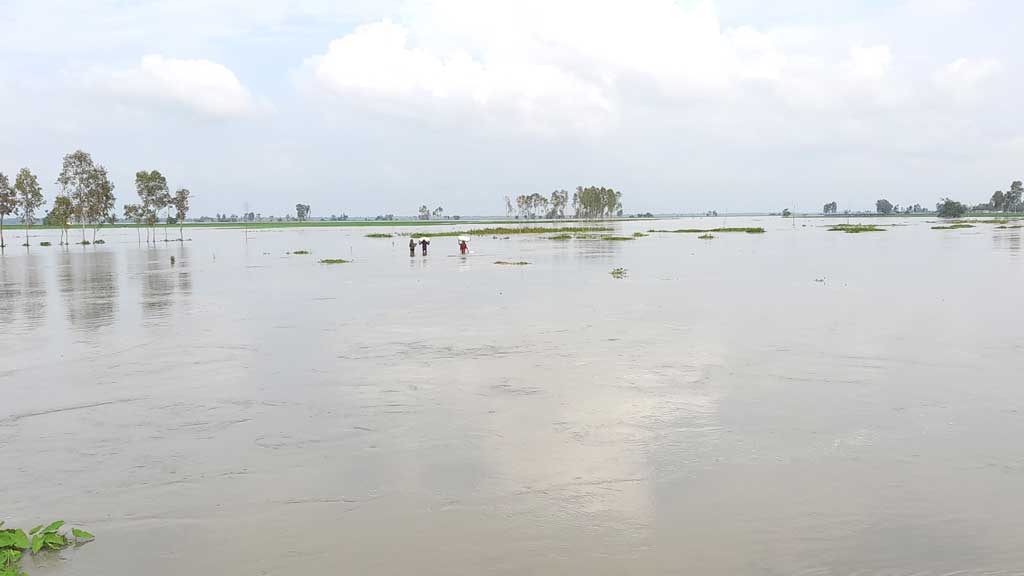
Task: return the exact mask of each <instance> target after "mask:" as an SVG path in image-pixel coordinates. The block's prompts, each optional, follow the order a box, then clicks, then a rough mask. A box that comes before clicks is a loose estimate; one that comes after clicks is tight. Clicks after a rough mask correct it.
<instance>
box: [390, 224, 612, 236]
mask: <svg viewBox="0 0 1024 576" xmlns="http://www.w3.org/2000/svg"><path fill="white" fill-rule="evenodd" d="M611 230H612V229H611V228H607V227H596V226H582V227H579V226H577V227H564V228H544V227H541V226H523V227H522V228H506V227H502V226H499V227H497V228H474V229H470V230H457V231H455V232H420V233H416V234H412V233H410V234H409V235H411V236H416V237H419V238H423V237H429V238H438V237H442V236H506V235H511V234H551V233H553V232H554V233H564V234H569V233H572V234H582V233H587V232H609V231H611Z"/></svg>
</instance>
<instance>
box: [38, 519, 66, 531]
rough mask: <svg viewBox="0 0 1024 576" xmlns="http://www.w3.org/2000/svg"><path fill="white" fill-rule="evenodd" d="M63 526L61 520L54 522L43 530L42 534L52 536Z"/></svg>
mask: <svg viewBox="0 0 1024 576" xmlns="http://www.w3.org/2000/svg"><path fill="white" fill-rule="evenodd" d="M63 525H64V521H63V520H57V521H56V522H53V523H52V524H50V525H49V526H47V527H46V528H43V534H53V533H54V532H56V531H57V530H60V527H61V526H63Z"/></svg>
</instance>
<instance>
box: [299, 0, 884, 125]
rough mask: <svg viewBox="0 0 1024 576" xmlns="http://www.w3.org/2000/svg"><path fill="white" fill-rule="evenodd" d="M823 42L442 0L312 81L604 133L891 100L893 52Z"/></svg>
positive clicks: (625, 16) (698, 8) (316, 66)
mask: <svg viewBox="0 0 1024 576" xmlns="http://www.w3.org/2000/svg"><path fill="white" fill-rule="evenodd" d="M823 38H825V37H824V36H823V35H821V34H815V33H813V32H810V31H808V30H801V29H788V30H770V31H761V30H757V29H755V28H753V27H749V26H742V27H736V28H725V27H723V26H722V24H721V22H720V21H719V18H718V17H717V15H716V12H715V10H714V8H713V7H712V5H711V4H710V3H709V2H701V3H698V4H696V5H694V6H692V7H690V8H686V7H683V6H681V5H679V4H678V3H676V2H674V1H672V0H637V1H635V2H630V3H623V2H618V1H610V0H564V1H561V2H546V1H541V0H522V1H519V2H514V3H504V2H498V3H486V6H484V5H481V3H479V2H473V1H469V0H436V1H433V2H430V3H429V4H428V5H427V7H426V8H424V9H422V10H420V11H418V12H415V13H412V14H411V15H408V16H407V17H406V19H405V21H404V22H403V23H396V22H393V21H391V20H381V21H378V22H374V23H370V24H366V25H364V26H361V27H359V28H357V29H356V30H355V31H353V32H352V33H350V34H348V35H345V36H342V37H340V38H337V39H335V40H334V41H332V42H331V43H330V45H329V47H328V49H327V51H326V53H324V54H321V55H318V56H316V57H313V58H311V59H309V60H308V61H307V65H306V69H307V71H309V72H310V76H311V77H312V79H313V83H314V85H316V86H319V87H320V88H322V89H324V90H325V91H326V92H328V93H330V94H333V95H336V96H342V97H344V98H347V99H349V100H351V101H357V102H360V103H362V104H364V105H367V106H371V107H374V108H377V109H383V110H386V111H388V112H390V113H393V114H398V115H414V116H419V117H423V118H429V119H431V120H438V119H449V118H459V119H463V120H467V119H473V121H476V120H479V119H483V120H484V121H483V122H482V124H483V125H488V126H494V125H497V124H501V123H502V122H504V124H505V125H506V127H511V128H513V129H518V128H526V129H541V130H545V131H554V130H560V129H583V130H585V131H588V132H601V131H604V130H607V129H609V128H613V127H614V126H616V125H617V123H618V122H620V121H621V118H622V115H623V114H625V113H626V112H627V111H635V110H638V109H643V108H644V107H652V106H653V107H657V108H659V110H661V111H662V112H663V113H665V112H667V113H668V114H669V115H670V116H669V117H668V118H666V119H667V120H671V114H672V113H673V112H672V111H673V109H674V110H677V111H683V112H684V113H685V111H687V110H692V109H693V107H695V106H696V107H701V106H708V107H715V108H718V109H721V107H722V106H726V105H727V104H728V103H729V102H736V101H745V100H748V99H750V98H751V97H752V96H751V95H752V94H756V95H757V96H758V97H760V98H767V99H781V100H782V101H783V102H786V103H788V104H789V105H794V106H810V107H811V108H822V107H832V108H835V107H837V106H842V105H844V104H845V103H848V102H849V101H853V100H859V104H861V103H863V102H864V101H865V100H867V101H871V102H884V101H887V100H891V99H892V98H889V97H888V94H889V93H890V92H892V91H893V86H894V84H892V83H890V82H887V79H888V76H889V72H890V69H891V67H892V63H893V55H892V52H891V50H890V48H889V47H888V46H885V45H873V46H867V47H865V46H861V45H854V46H852V47H851V48H849V49H848V51H847V50H843V49H841V48H839V47H835V46H830V45H825V44H823V43H822V42H823ZM865 95H867V96H870V98H867V99H865V98H864V96H865Z"/></svg>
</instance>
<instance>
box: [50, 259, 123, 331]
mask: <svg viewBox="0 0 1024 576" xmlns="http://www.w3.org/2000/svg"><path fill="white" fill-rule="evenodd" d="M116 264H117V260H116V257H115V255H114V253H113V252H107V251H98V250H97V251H94V250H86V251H84V252H76V253H71V252H62V253H61V254H60V256H59V257H58V270H57V280H58V283H59V285H60V292H61V295H62V296H63V297H64V305H65V309H66V311H67V317H68V320H69V321H70V322H71V325H72V327H73V328H75V329H76V330H83V331H84V330H95V329H97V328H101V327H105V326H109V325H111V324H113V322H114V320H115V317H116V314H117V306H118V302H117V297H118V282H117V280H118V279H117V266H116Z"/></svg>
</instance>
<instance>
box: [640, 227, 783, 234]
mask: <svg viewBox="0 0 1024 576" xmlns="http://www.w3.org/2000/svg"><path fill="white" fill-rule="evenodd" d="M648 232H661V233H668V234H709V233H711V232H745V233H747V234H764V228H758V227H749V228H680V229H679V230H648Z"/></svg>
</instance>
